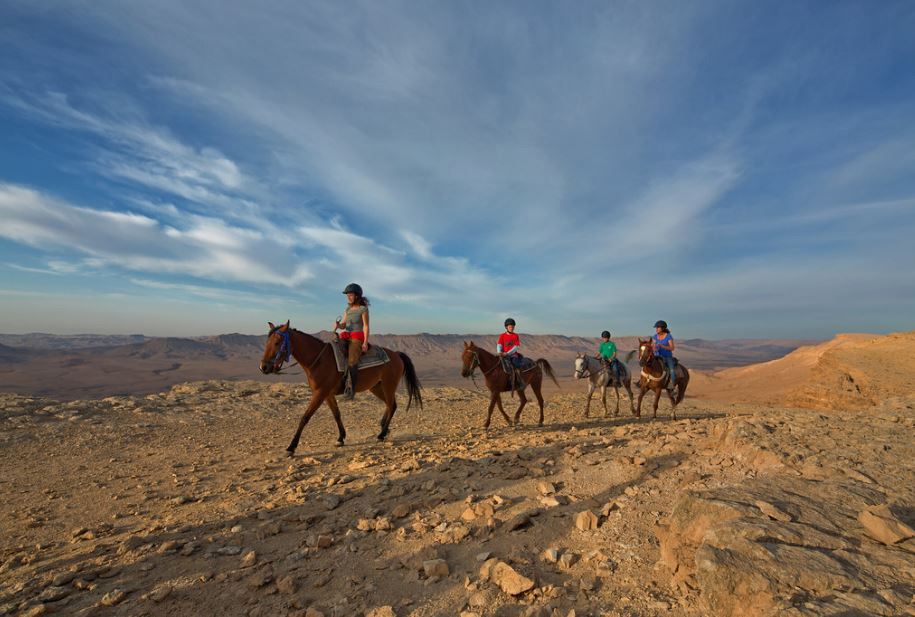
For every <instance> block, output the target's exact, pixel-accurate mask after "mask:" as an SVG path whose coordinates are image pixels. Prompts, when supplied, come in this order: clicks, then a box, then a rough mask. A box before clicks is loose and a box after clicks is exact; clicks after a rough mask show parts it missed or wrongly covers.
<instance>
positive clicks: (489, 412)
mask: <svg viewBox="0 0 915 617" xmlns="http://www.w3.org/2000/svg"><path fill="white" fill-rule="evenodd" d="M497 396H499V395H498V393H496V392H492V393H491V396H490V398H489V409H487V410H486V422H485V423H484V424H483V428H489V422H490V420H492V410H493V409H494V408H495V406H496V397H497Z"/></svg>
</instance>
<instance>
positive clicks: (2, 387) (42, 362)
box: [0, 332, 808, 400]
mask: <svg viewBox="0 0 915 617" xmlns="http://www.w3.org/2000/svg"><path fill="white" fill-rule="evenodd" d="M317 336H320V337H321V338H323V339H325V340H329V339H330V337H331V335H330V333H329V332H319V333H317ZM496 338H497V337H496V336H494V335H467V334H465V335H457V334H415V335H390V334H379V335H374V336H373V337H372V341H373V342H374V343H376V344H378V345H383V346H384V347H388V348H390V349H395V350H398V351H403V352H405V353H407V354H408V355H409V356H410V357H411V358H412V359H413V361H414V363H415V364H416V367H417V370H418V371H419V376H420V379H421V380H422V382H423V383H424V384H426V385H430V386H431V385H458V384H461V383H463V381H462V380H461V378H460V355H461V350H462V348H463V341H465V340H473V341H475V342H476V343H477V344H478V345H481V346H484V347H486V348H488V349H494V348H495V344H496ZM615 340H616V342H617V344H618V345H619V348H620V350H622V351H625V350H631V349H635V348H636V346H637V338H636V337H631V336H625V337H619V338H616V339H615ZM264 342H265V336H258V335H245V334H223V335H218V336H209V337H196V338H180V337H161V338H152V337H144V336H142V335H130V336H113V335H92V334H86V335H74V336H59V335H52V334H40V333H33V334H24V335H11V334H0V391H5V392H17V393H21V394H35V395H42V396H50V397H54V398H59V399H68V400H69V399H78V398H87V397H101V396H109V395H113V394H147V393H150V392H157V391H160V390H163V389H165V388H168V387H169V386H172V385H174V384H177V383H182V382H186V381H196V380H202V379H254V380H259V381H270V382H274V381H278V380H279V381H286V382H301V381H302V380H303V376H302V374H301V371H300V370H299V369H293V370H292V371H290V373H289V374H288V375H285V376H281V377H277V376H270V377H264V376H262V375H260V373H259V372H258V370H257V363H258V361H259V360H260V357H261V355H262V353H263V349H264ZM806 342H808V341H799V340H791V339H766V340H759V339H735V340H718V341H711V340H703V339H684V340H682V341H678V352H677V355H678V357H679V358H680V360H681V361H682V362H683V363H684V364H685V365H687V366H689V367H690V369H698V370H700V371H712V370H717V369H722V368H727V367H736V366H745V365H749V364H754V363H759V362H765V361H768V360H772V359H774V358H779V357H781V356H784V355H785V354H787V353H789V352H791V351H793V350H794V349H796V348H797V347H799V346H800V345H803V344H804V343H806ZM598 343H599V340H598V339H591V338H585V337H568V336H561V335H524V338H523V344H524V347H523V348H524V353H525V355H528V356H531V357H534V358H540V357H542V358H546V359H547V360H549V361H550V362H551V363H552V364H553V366H554V368H555V369H556V372H557V374H558V375H559V376H560V377H562V378H564V379H563V380H565V381H567V380H568V379H569V378H570V376H571V373H572V363H573V360H574V358H575V355H576V354H577V353H579V352H587V353H594V352H595V351H596V349H597V346H598Z"/></svg>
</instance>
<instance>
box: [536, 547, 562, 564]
mask: <svg viewBox="0 0 915 617" xmlns="http://www.w3.org/2000/svg"><path fill="white" fill-rule="evenodd" d="M540 559H542V560H543V561H545V562H547V563H556V562H557V561H559V551H558V550H557V549H555V548H548V549H546V550H545V551H543V552H542V553H541V554H540Z"/></svg>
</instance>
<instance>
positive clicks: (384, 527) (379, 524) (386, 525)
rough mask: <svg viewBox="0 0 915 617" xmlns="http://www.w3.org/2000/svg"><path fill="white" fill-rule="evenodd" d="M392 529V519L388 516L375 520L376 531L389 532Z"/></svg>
mask: <svg viewBox="0 0 915 617" xmlns="http://www.w3.org/2000/svg"><path fill="white" fill-rule="evenodd" d="M392 527H393V525H391V519H389V518H388V517H386V516H383V517H381V518H378V519H375V531H389V530H390V529H391V528H392Z"/></svg>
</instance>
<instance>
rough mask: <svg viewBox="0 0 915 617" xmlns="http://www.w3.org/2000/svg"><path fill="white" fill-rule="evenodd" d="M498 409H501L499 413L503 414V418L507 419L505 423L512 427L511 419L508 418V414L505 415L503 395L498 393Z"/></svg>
mask: <svg viewBox="0 0 915 617" xmlns="http://www.w3.org/2000/svg"><path fill="white" fill-rule="evenodd" d="M496 407H498V408H499V413H501V414H502V417H503V418H505V423H506V424H507V425H509V426H511V425H512V421H511V418H509V417H508V414H507V413H505V408H504V407H502V395H501V394H499V393H498V392H496Z"/></svg>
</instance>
